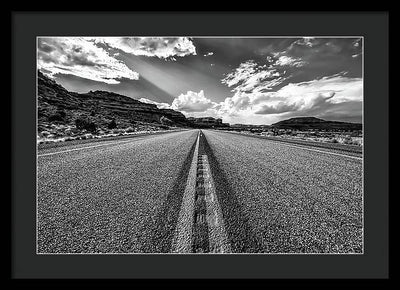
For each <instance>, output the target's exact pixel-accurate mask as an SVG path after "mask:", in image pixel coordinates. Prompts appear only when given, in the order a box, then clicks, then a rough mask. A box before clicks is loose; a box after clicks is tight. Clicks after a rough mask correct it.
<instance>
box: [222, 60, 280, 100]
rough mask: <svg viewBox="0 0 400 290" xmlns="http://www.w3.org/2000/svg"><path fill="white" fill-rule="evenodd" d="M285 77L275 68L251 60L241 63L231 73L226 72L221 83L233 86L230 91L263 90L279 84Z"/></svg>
mask: <svg viewBox="0 0 400 290" xmlns="http://www.w3.org/2000/svg"><path fill="white" fill-rule="evenodd" d="M285 79H286V77H284V76H283V73H282V72H279V71H278V70H277V69H276V68H273V67H272V66H268V67H267V65H266V64H264V65H259V64H257V63H256V62H255V61H253V60H249V61H246V62H244V63H241V64H240V65H239V67H238V68H236V69H235V70H234V71H232V72H231V73H229V74H227V75H226V76H225V77H224V78H223V79H222V80H221V83H223V84H226V85H227V86H228V87H233V89H232V92H235V93H242V92H250V91H251V92H264V91H268V90H271V89H272V88H273V87H275V86H277V85H279V84H281V83H282V82H283V81H284V80H285Z"/></svg>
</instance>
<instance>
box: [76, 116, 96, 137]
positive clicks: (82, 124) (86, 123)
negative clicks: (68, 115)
mask: <svg viewBox="0 0 400 290" xmlns="http://www.w3.org/2000/svg"><path fill="white" fill-rule="evenodd" d="M75 126H76V128H77V129H79V130H87V131H89V132H92V133H94V132H96V130H97V125H96V124H95V123H94V122H92V121H90V120H88V119H84V118H78V119H76V120H75Z"/></svg>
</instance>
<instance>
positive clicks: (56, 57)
mask: <svg viewBox="0 0 400 290" xmlns="http://www.w3.org/2000/svg"><path fill="white" fill-rule="evenodd" d="M37 54H38V58H37V65H38V69H42V70H43V71H44V72H46V74H48V75H49V76H51V77H52V76H54V75H55V74H72V75H76V76H78V77H82V78H85V79H90V80H94V81H98V82H104V83H107V84H118V83H120V81H119V80H118V79H121V78H127V79H131V80H137V79H139V74H138V73H137V72H134V71H132V70H131V69H129V68H128V67H127V66H126V65H125V64H124V63H122V62H121V61H119V60H117V59H115V58H114V57H112V56H110V55H109V53H108V52H107V51H106V50H104V49H103V48H101V47H98V46H97V45H95V43H93V42H92V41H89V40H87V39H85V38H81V37H65V38H58V37H56V38H47V37H45V38H44V37H41V38H38V51H37Z"/></svg>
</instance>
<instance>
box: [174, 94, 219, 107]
mask: <svg viewBox="0 0 400 290" xmlns="http://www.w3.org/2000/svg"><path fill="white" fill-rule="evenodd" d="M214 105H215V103H214V102H212V101H211V100H210V99H208V98H206V97H205V95H204V91H203V90H201V91H200V92H198V93H197V92H192V91H188V92H186V93H185V94H180V95H179V96H178V97H177V98H175V99H174V100H173V102H172V105H171V108H172V109H174V110H178V111H184V112H204V111H206V110H207V109H209V108H212V107H213V106H214Z"/></svg>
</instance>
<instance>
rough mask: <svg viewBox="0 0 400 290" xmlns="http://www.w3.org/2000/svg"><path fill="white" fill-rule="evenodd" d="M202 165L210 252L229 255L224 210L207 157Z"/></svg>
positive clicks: (205, 156) (204, 157) (203, 159)
mask: <svg viewBox="0 0 400 290" xmlns="http://www.w3.org/2000/svg"><path fill="white" fill-rule="evenodd" d="M202 165H203V168H204V169H203V172H202V173H203V174H202V175H203V178H204V189H205V190H204V191H205V201H206V211H207V225H208V241H209V251H210V252H211V253H229V252H231V248H230V244H229V241H228V235H227V233H226V230H225V225H224V220H223V216H222V210H221V207H220V205H219V202H218V198H217V195H216V193H215V186H214V181H213V178H212V175H211V169H210V164H209V162H208V158H207V155H203V158H202Z"/></svg>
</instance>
